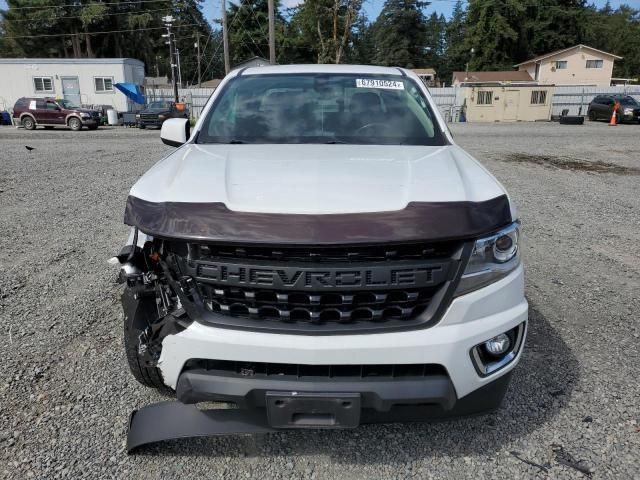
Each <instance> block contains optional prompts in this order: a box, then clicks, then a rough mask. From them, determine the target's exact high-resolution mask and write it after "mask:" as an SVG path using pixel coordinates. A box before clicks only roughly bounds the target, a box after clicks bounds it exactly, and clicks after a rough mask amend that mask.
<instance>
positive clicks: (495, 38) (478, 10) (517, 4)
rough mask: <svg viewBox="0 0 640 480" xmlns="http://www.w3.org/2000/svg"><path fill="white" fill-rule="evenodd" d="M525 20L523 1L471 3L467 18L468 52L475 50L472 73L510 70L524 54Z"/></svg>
mask: <svg viewBox="0 0 640 480" xmlns="http://www.w3.org/2000/svg"><path fill="white" fill-rule="evenodd" d="M525 21H526V4H524V3H523V2H522V1H521V0H469V6H468V9H467V15H466V37H465V42H464V46H465V47H466V49H467V51H469V52H470V51H471V49H473V50H474V54H473V56H472V57H471V60H470V62H469V68H470V70H510V69H512V68H513V64H514V59H518V58H520V57H521V56H522V54H521V48H522V46H521V43H520V40H521V38H522V34H523V25H525Z"/></svg>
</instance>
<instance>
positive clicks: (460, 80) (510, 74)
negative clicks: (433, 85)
mask: <svg viewBox="0 0 640 480" xmlns="http://www.w3.org/2000/svg"><path fill="white" fill-rule="evenodd" d="M495 82H511V83H523V82H524V83H531V82H533V78H531V75H529V74H528V73H527V72H526V71H518V70H504V71H500V70H494V71H490V72H453V75H452V77H451V85H453V86H454V87H455V86H460V85H463V84H468V83H474V84H478V83H495Z"/></svg>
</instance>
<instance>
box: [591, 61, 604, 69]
mask: <svg viewBox="0 0 640 480" xmlns="http://www.w3.org/2000/svg"><path fill="white" fill-rule="evenodd" d="M602 63H603V62H602V60H587V68H602Z"/></svg>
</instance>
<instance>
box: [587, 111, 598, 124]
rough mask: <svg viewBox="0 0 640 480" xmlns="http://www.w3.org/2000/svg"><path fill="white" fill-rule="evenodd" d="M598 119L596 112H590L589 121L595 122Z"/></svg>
mask: <svg viewBox="0 0 640 480" xmlns="http://www.w3.org/2000/svg"><path fill="white" fill-rule="evenodd" d="M597 119H598V115H596V112H595V110H589V120H590V121H592V122H595V121H596V120H597Z"/></svg>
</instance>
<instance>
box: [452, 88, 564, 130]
mask: <svg viewBox="0 0 640 480" xmlns="http://www.w3.org/2000/svg"><path fill="white" fill-rule="evenodd" d="M465 86H466V87H467V88H463V89H461V90H462V91H463V95H464V111H465V117H466V120H467V121H468V122H535V121H541V120H550V119H551V99H552V97H553V93H554V90H555V89H554V87H553V85H539V84H537V83H536V82H529V83H525V82H520V83H512V82H478V83H466V84H465Z"/></svg>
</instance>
